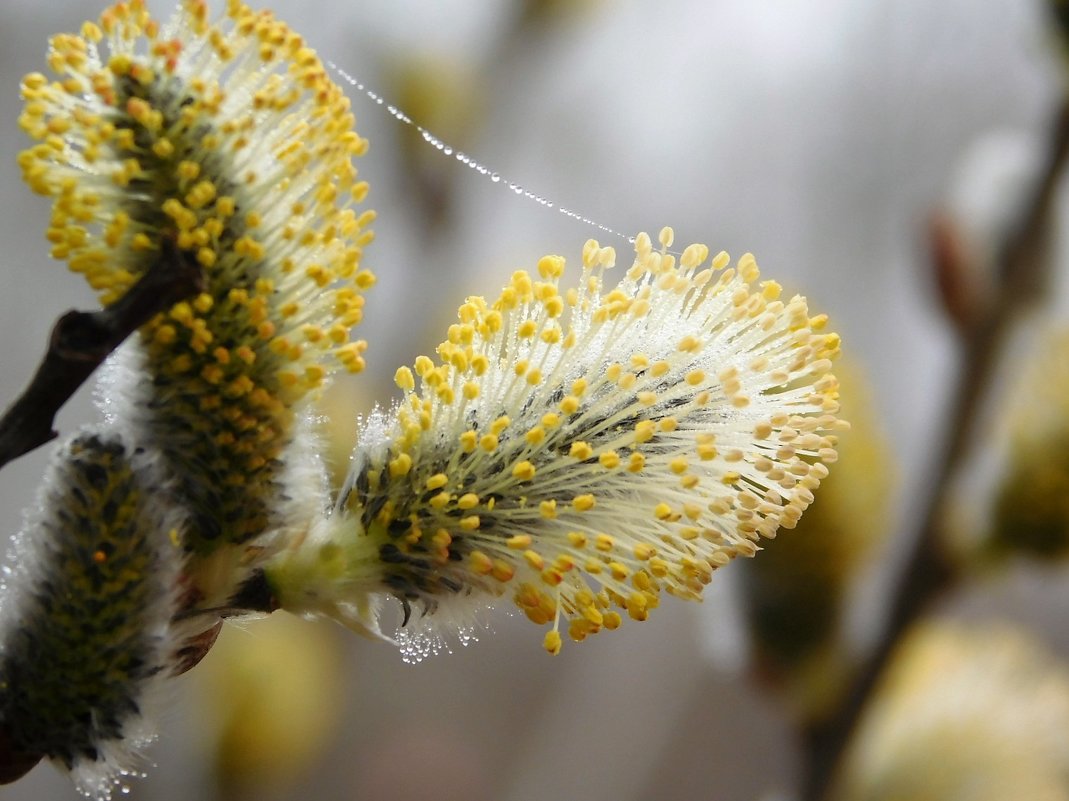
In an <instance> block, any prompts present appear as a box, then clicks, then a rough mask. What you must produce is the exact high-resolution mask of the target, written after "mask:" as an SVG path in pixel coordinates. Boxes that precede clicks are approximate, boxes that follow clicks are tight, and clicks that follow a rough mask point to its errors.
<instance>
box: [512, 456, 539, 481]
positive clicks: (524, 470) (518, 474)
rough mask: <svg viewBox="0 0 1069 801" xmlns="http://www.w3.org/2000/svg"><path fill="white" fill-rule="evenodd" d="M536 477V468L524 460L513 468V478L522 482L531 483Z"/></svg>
mask: <svg viewBox="0 0 1069 801" xmlns="http://www.w3.org/2000/svg"><path fill="white" fill-rule="evenodd" d="M534 476H535V466H534V465H533V464H531V463H530V462H528V461H526V460H524V461H522V462H518V463H517V464H516V465H515V466H514V467H513V468H512V477H513V478H515V479H518V480H520V481H530V480H531V479H532V478H534Z"/></svg>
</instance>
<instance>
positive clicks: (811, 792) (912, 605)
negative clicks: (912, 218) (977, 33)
mask: <svg viewBox="0 0 1069 801" xmlns="http://www.w3.org/2000/svg"><path fill="white" fill-rule="evenodd" d="M1067 158H1069V99H1066V100H1063V101H1062V103H1061V105H1060V107H1059V108H1058V109H1057V112H1056V114H1055V115H1054V117H1053V120H1052V122H1051V128H1050V134H1049V143H1048V151H1047V156H1046V161H1045V164H1044V167H1043V169H1042V171H1041V174H1040V176H1039V177H1038V179H1037V181H1036V183H1035V185H1034V187H1033V188H1032V191H1031V193H1030V195H1029V197H1028V198H1027V200H1026V202H1025V204H1024V207H1023V208H1022V210H1021V213H1020V216H1019V218H1018V222H1017V224H1016V225H1015V226H1014V227H1013V228H1012V229H1011V231H1010V233H1009V234H1008V236H1007V237H1006V239H1005V242H1004V243H1003V246H1002V247H1001V248H1000V252H999V255H998V264H997V272H996V275H995V276H994V280H993V282H992V284H993V285H992V288H991V291H990V293H988V294H986V296H984V295H981V294H977V295H976V296H975V297H973V298H972V299H969V298H967V297H963V296H962V295H961V294H960V293H959V291H957V290H959V289H960V288H962V287H968V286H976V283H975V282H974V280H973V278H974V276H973V274H972V270H971V269H970V266H969V265H967V264H964V263H962V262H961V260H960V259H958V258H957V254H960V253H961V251H960V250H959V249H957V248H954V247H952V246H947V243H946V242H945V241H943V242H939V243H937V246H936V248H935V249H934V250H935V253H936V256H937V258H936V264H935V268H936V273H937V277H938V283H939V285H940V288H941V289H942V291H943V300H944V306H945V307H946V309H947V313H948V316H949V317H950V318H951V320H952V321H953V322H954V324H955V325H956V328H957V331H958V333H959V335H960V338H961V359H960V363H961V371H960V374H959V376H958V380H957V383H956V386H955V389H954V394H953V397H952V400H951V403H950V408H949V409H948V412H947V415H946V420H947V424H946V427H945V431H946V440H945V442H944V443H943V444H942V451H941V453H939V455H938V457H937V460H936V462H935V464H936V467H935V469H934V471H933V474H932V476H931V478H930V481H929V486H931V487H932V494H931V497H930V498H928V500H927V502H926V506H925V507H924V510H925V511H924V514H923V516H922V517H921V518H920V519H921V523H920V526H919V532H918V535H917V536H916V539H915V540H914V541H913V545H912V548H911V551H910V553H909V555H908V557H907V559H906V561H905V565H904V568H903V570H902V574H901V577H900V579H899V581H898V583H897V585H896V587H895V588H894V590H893V597H892V600H891V604H890V609H889V613H888V615H887V619H886V623H885V624H884V626H885V628H884V631H883V633H882V636H881V637H880V638H879V640H878V643H877V645H876V647H875V649H874V650H873V652H872V654H871V656H870V657H869V658H868V660H867V661H866V663H865V664H864V665H863V666H862V668H861V670H860V671H859V673H858V675H857V678H856V679H855V681H854V682H853V685H852V687H851V689H850V691H849V693H848V694H847V695H846V696H845V697H844V700H843V702H842V704H841V705H840V706H839V708H838V709H837V710H836V711H835V712H834V713H833V714H832V715H831V716H830V717H829V718H828V719H827V720H825V721H823V722H818V723H816V724H814V725H812V726H810V727H807V728H806V729H805V730H804V731H803V739H804V748H805V757H806V759H805V771H806V773H805V777H804V779H803V787H802V795H801V797H802V799H804V801H819V800H820V799H823V798H826V797H827V793H828V788H829V786H830V784H831V782H832V780H833V779H834V775H835V770H836V767H837V765H838V764H839V762H840V760H841V758H842V755H843V753H844V751H845V749H846V747H847V745H848V743H849V742H850V739H851V737H852V736H853V733H854V731H855V729H856V728H857V725H858V721H859V719H860V717H861V714H862V712H863V711H864V709H865V707H866V705H867V701H868V699H869V696H870V695H871V694H872V692H873V689H874V688H875V686H876V683H877V680H878V679H879V677H880V675H881V674H882V672H883V670H884V668H885V667H886V665H887V664H888V662H889V660H890V658H891V656H892V654H893V652H894V651H895V649H896V648H897V646H898V644H899V641H900V640H901V638H902V636H903V635H904V634H905V632H906V631H907V629H908V628H909V627H910V626H911V624H912V623H914V622H915V621H916V620H917V619H918V618H919V617H920V616H921V615H922V614H923V613H924V612H925V611H927V610H928V609H929V608H930V606H931V604H932V602H933V601H934V600H935V599H936V598H937V597H938V596H939V595H941V594H942V593H943V592H945V591H946V590H947V589H949V588H950V587H952V586H953V585H954V584H955V583H956V581H957V579H958V577H959V576H958V571H957V568H956V566H955V564H954V563H953V560H952V559H951V558H950V555H949V554H948V553H947V552H946V550H945V549H944V548H943V546H942V544H941V542H940V539H939V530H940V526H941V513H942V510H943V509H944V506H945V495H946V491H947V488H948V487H949V486H950V479H951V477H952V476H953V475H954V474H955V472H956V471H957V469H958V468H959V467H960V465H961V463H962V462H963V460H964V457H966V455H967V452H968V447H967V446H968V444H969V442H970V440H971V438H972V437H973V436H974V435H975V434H976V431H975V428H974V426H975V425H976V422H977V419H978V415H979V411H980V409H981V407H982V405H983V403H984V400H985V398H986V395H987V391H988V389H989V386H990V384H991V379H992V375H993V372H994V369H995V367H996V365H997V363H998V360H999V356H1000V354H1001V352H1002V346H1003V344H1004V342H1005V340H1006V337H1007V335H1008V333H1009V332H1010V331H1011V330H1012V328H1013V326H1014V324H1015V323H1016V322H1017V320H1018V319H1019V316H1020V313H1021V312H1022V311H1024V310H1025V309H1026V308H1027V307H1028V306H1029V305H1030V304H1031V303H1032V302H1033V301H1034V300H1035V299H1037V297H1038V296H1039V295H1040V294H1041V293H1042V292H1043V289H1044V288H1045V287H1046V285H1047V278H1048V276H1047V274H1046V260H1045V259H1043V258H1042V254H1043V252H1044V248H1045V246H1046V244H1047V237H1046V228H1047V223H1048V219H1049V214H1050V208H1051V204H1052V200H1053V198H1054V195H1055V189H1056V187H1057V185H1058V182H1059V179H1060V178H1061V176H1062V174H1063V172H1064V168H1065V163H1066V159H1067Z"/></svg>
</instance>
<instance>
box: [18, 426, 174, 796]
mask: <svg viewBox="0 0 1069 801" xmlns="http://www.w3.org/2000/svg"><path fill="white" fill-rule="evenodd" d="M139 460H140V463H139ZM150 472H151V471H150V466H148V465H145V464H144V461H143V457H141V456H140V455H137V454H132V453H131V452H130V451H129V449H128V448H127V447H126V446H124V445H123V443H122V442H121V441H120V440H119V439H118V438H117V437H115V436H114V435H100V434H95V433H83V434H81V435H79V436H77V437H76V438H75V439H74V440H73V441H71V442H70V443H69V444H68V445H66V446H65V447H64V448H63V449H62V450H61V451H60V452H59V454H58V455H57V457H56V459H55V461H54V463H53V465H52V468H51V470H50V472H49V474H48V476H47V477H46V481H45V485H44V486H45V487H46V488H47V489H46V490H45V491H44V493H43V495H42V497H41V500H40V507H39V511H38V513H37V516H36V519H34V520H33V521H32V523H31V525H29V526H28V527H27V528H26V530H25V531H24V532H23V533H22V535H21V536H20V537H19V539H18V540H17V544H16V548H15V555H16V557H17V561H16V562H15V564H14V566H13V567H11V568H8V569H6V570H5V574H4V579H3V582H4V587H3V593H2V596H0V598H2V600H0V610H2V616H0V632H2V636H0V729H2V731H3V734H4V736H5V737H6V739H7V745H8V746H9V747H10V748H11V749H12V750H14V751H16V752H20V753H24V754H30V755H35V756H38V757H42V756H43V757H48V758H50V759H52V760H53V761H55V762H56V763H57V764H59V765H60V766H62V767H65V768H67V769H69V770H71V771H72V773H73V775H74V778H75V780H76V781H77V783H78V784H79V786H80V788H81V789H82V790H83V791H84V792H86V793H87V794H89V793H92V794H97V795H101V796H106V795H107V794H108V792H109V790H110V788H111V786H112V783H113V781H114V780H115V779H116V778H117V776H118V774H119V773H120V772H121V771H130V770H133V769H134V768H135V767H136V766H137V761H136V750H137V749H138V748H139V747H140V746H142V745H144V744H145V743H147V741H148V740H149V739H151V736H152V734H153V732H152V731H151V730H150V729H149V728H148V726H149V725H150V724H147V723H146V718H145V717H144V716H143V715H142V712H143V711H144V710H143V707H144V706H145V704H146V702H147V701H146V699H147V698H148V696H149V695H150V694H151V693H150V691H151V689H152V687H153V684H154V683H155V682H156V681H158V680H159V679H161V678H163V677H164V675H165V674H166V672H167V671H168V665H169V660H170V658H171V655H172V654H171V652H172V649H173V648H174V644H173V641H172V635H171V633H170V622H171V617H172V615H173V614H174V611H175V609H176V608H177V604H176V592H177V587H176V580H175V579H176V575H177V572H178V567H179V565H180V563H181V549H180V548H179V547H178V545H177V540H172V537H174V532H173V529H172V528H171V526H170V522H173V521H168V520H167V519H166V518H165V517H163V516H162V515H161V514H159V513H158V512H157V511H156V510H155V509H154V507H153V504H152V502H151V498H150V497H149V495H148V486H146V483H145V482H144V480H143V478H142V477H143V476H145V475H148V474H149V473H150Z"/></svg>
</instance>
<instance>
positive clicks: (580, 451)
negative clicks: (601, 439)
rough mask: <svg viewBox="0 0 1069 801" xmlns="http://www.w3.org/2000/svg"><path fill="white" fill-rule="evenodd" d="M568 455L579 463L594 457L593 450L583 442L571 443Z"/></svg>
mask: <svg viewBox="0 0 1069 801" xmlns="http://www.w3.org/2000/svg"><path fill="white" fill-rule="evenodd" d="M568 455H569V456H571V457H572V458H574V459H579V460H580V461H586V460H587V459H589V458H590V457H592V456H593V455H594V449H593V448H591V447H590V445H588V444H587V443H585V442H573V443H572V447H571V450H570V451H569V452H568Z"/></svg>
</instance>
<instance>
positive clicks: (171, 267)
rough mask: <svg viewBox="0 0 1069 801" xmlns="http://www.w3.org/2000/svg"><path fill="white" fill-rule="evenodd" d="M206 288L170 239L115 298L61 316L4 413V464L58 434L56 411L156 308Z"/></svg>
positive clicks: (0, 436)
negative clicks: (92, 309)
mask: <svg viewBox="0 0 1069 801" xmlns="http://www.w3.org/2000/svg"><path fill="white" fill-rule="evenodd" d="M202 288H203V276H202V274H201V270H200V267H199V266H198V265H197V263H196V262H195V261H193V260H192V259H190V258H188V257H187V256H186V255H185V254H183V253H181V252H179V251H178V250H177V249H176V248H175V246H174V243H173V242H172V241H170V240H166V239H165V240H164V246H163V253H162V255H161V257H160V259H159V260H158V261H157V262H155V263H154V264H153V266H152V267H151V268H150V269H149V270H148V272H146V273H145V274H144V275H143V276H142V277H141V279H140V280H139V281H138V282H137V283H136V284H134V286H132V287H131V288H130V289H129V290H128V291H127V292H126V294H125V295H123V296H122V297H121V298H120V299H119V300H117V301H116V302H115V303H113V304H112V305H110V306H108V307H107V308H105V309H101V310H100V311H95V312H83V311H69V312H67V313H66V314H64V315H63V316H62V317H60V318H59V320H57V321H56V324H55V326H54V327H53V328H52V335H51V337H50V338H49V342H48V350H47V351H46V353H45V356H44V359H43V360H42V361H41V364H40V365H39V366H38V368H37V372H36V373H35V374H34V376H33V379H32V380H31V381H30V384H29V386H28V387H27V388H26V389H25V391H24V392H23V393H22V394H21V395H20V396H19V397H18V398H17V399H16V400H15V402H14V403H13V404H11V406H10V407H9V408H8V410H7V411H6V412H4V415H3V417H0V467H3V466H4V465H6V464H7V463H8V462H10V461H12V460H14V459H17V458H18V457H20V456H22V455H23V454H26V453H29V452H30V451H32V450H33V449H34V448H37V447H39V446H41V445H44V444H45V443H46V442H49V441H50V440H52V439H54V438H55V437H56V436H57V434H56V431H55V429H54V428H53V426H54V424H55V418H56V414H57V413H58V412H59V410H60V408H62V406H63V404H64V403H66V402H67V401H68V400H69V399H70V397H71V396H72V395H73V394H74V393H75V392H76V391H77V389H78V388H79V387H80V386H81V385H82V384H83V383H85V381H86V379H87V378H89V376H90V375H92V373H93V371H94V370H96V368H97V367H99V366H100V365H101V364H102V363H103V361H104V360H105V359H106V358H107V357H108V354H110V353H111V352H112V351H113V350H115V349H116V348H117V347H118V346H119V345H120V344H122V342H123V340H125V339H126V338H127V337H128V336H129V335H130V334H132V333H133V332H134V331H136V330H137V329H138V328H140V327H141V326H142V325H144V324H145V323H147V322H148V321H149V320H151V319H152V318H153V317H154V316H155V315H156V314H158V313H159V312H161V311H165V310H166V309H168V308H170V307H171V306H173V305H174V304H175V303H177V302H179V301H180V300H184V299H186V298H190V297H192V296H194V295H196V294H197V293H198V292H200V291H201V290H202Z"/></svg>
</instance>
